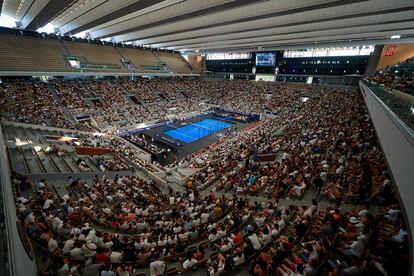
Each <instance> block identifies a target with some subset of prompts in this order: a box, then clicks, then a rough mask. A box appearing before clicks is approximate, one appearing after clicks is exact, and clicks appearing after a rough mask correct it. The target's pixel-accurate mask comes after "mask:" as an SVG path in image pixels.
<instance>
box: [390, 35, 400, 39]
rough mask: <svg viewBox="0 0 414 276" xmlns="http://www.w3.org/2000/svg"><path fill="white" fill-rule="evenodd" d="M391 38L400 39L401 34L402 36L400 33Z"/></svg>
mask: <svg viewBox="0 0 414 276" xmlns="http://www.w3.org/2000/svg"><path fill="white" fill-rule="evenodd" d="M390 38H391V39H400V38H401V36H400V35H392V36H391V37H390Z"/></svg>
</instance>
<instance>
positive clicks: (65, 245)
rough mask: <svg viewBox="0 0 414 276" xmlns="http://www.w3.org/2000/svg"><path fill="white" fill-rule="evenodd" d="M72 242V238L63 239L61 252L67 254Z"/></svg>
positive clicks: (73, 242)
mask: <svg viewBox="0 0 414 276" xmlns="http://www.w3.org/2000/svg"><path fill="white" fill-rule="evenodd" d="M74 244H75V241H74V240H67V241H65V244H64V245H63V248H62V253H63V254H69V253H70V251H71V250H72V248H73V245H74Z"/></svg>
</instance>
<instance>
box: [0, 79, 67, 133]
mask: <svg viewBox="0 0 414 276" xmlns="http://www.w3.org/2000/svg"><path fill="white" fill-rule="evenodd" d="M0 113H1V116H2V117H3V118H5V119H8V120H11V121H17V122H22V123H30V124H39V125H51V126H57V127H62V128H73V127H74V126H73V124H71V123H70V122H69V121H68V120H66V118H65V116H64V114H63V112H62V110H61V109H60V108H59V104H58V103H57V102H56V101H55V100H54V99H53V97H52V96H51V95H50V93H49V92H48V87H47V85H46V84H45V83H43V82H39V81H32V82H29V81H15V82H11V83H2V84H0Z"/></svg>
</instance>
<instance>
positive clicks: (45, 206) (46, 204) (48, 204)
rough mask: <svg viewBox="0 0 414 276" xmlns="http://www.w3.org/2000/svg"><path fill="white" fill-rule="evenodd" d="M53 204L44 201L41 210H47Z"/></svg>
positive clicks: (49, 200)
mask: <svg viewBox="0 0 414 276" xmlns="http://www.w3.org/2000/svg"><path fill="white" fill-rule="evenodd" d="M52 204H53V200H51V199H46V201H45V204H43V210H45V209H48V208H49V207H50V205H52Z"/></svg>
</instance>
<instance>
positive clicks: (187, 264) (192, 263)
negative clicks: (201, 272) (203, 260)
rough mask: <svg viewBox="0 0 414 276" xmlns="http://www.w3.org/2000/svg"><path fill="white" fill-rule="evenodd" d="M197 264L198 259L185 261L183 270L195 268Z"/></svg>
mask: <svg viewBox="0 0 414 276" xmlns="http://www.w3.org/2000/svg"><path fill="white" fill-rule="evenodd" d="M196 264H197V260H196V259H193V258H191V259H187V260H185V262H184V263H183V268H184V269H189V268H192V267H193V266H195V265H196Z"/></svg>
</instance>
